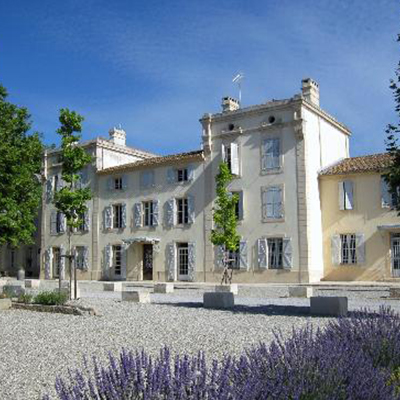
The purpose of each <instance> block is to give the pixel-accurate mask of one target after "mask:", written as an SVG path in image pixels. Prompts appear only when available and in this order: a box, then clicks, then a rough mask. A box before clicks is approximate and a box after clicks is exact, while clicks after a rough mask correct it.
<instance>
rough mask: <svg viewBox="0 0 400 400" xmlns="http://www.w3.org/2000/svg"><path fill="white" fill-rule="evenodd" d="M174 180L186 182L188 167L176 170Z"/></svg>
mask: <svg viewBox="0 0 400 400" xmlns="http://www.w3.org/2000/svg"><path fill="white" fill-rule="evenodd" d="M176 180H177V181H178V182H186V181H188V169H187V168H182V169H177V170H176Z"/></svg>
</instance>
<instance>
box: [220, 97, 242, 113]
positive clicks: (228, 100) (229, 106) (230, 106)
mask: <svg viewBox="0 0 400 400" xmlns="http://www.w3.org/2000/svg"><path fill="white" fill-rule="evenodd" d="M239 107H240V105H239V101H237V100H236V99H234V98H233V97H223V98H222V112H226V111H235V110H237V109H238V108H239Z"/></svg>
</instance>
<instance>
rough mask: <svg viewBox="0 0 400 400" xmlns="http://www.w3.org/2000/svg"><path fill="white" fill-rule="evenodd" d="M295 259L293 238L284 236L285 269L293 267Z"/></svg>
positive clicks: (283, 255)
mask: <svg viewBox="0 0 400 400" xmlns="http://www.w3.org/2000/svg"><path fill="white" fill-rule="evenodd" d="M292 260H293V249H292V239H291V238H283V248H282V264H283V268H284V269H291V268H292V262H293V261H292Z"/></svg>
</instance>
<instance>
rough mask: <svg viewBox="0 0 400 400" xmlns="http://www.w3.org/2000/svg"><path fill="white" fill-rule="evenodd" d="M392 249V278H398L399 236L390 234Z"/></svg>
mask: <svg viewBox="0 0 400 400" xmlns="http://www.w3.org/2000/svg"><path fill="white" fill-rule="evenodd" d="M391 248H392V276H393V277H394V278H399V277H400V234H398V233H396V234H392V237H391Z"/></svg>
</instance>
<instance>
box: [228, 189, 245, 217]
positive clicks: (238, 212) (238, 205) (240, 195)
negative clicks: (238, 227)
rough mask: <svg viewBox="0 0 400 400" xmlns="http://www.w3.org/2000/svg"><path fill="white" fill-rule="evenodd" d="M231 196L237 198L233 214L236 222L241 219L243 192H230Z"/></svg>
mask: <svg viewBox="0 0 400 400" xmlns="http://www.w3.org/2000/svg"><path fill="white" fill-rule="evenodd" d="M231 193H232V194H236V195H237V197H238V201H237V202H236V204H235V214H236V218H237V220H238V221H241V220H242V219H243V192H242V191H240V192H231Z"/></svg>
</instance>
